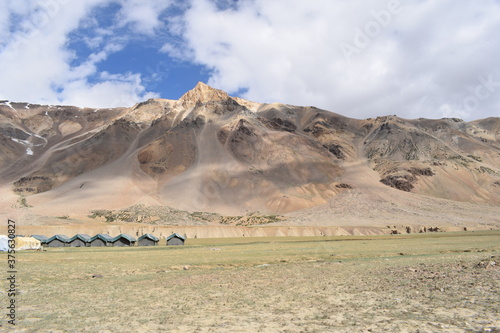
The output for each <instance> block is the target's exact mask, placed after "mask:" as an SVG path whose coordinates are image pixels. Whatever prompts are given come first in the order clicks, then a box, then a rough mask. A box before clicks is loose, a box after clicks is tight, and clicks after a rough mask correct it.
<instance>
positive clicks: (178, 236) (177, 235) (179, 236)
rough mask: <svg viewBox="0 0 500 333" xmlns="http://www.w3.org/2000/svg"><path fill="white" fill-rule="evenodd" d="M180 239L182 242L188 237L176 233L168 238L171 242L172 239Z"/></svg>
mask: <svg viewBox="0 0 500 333" xmlns="http://www.w3.org/2000/svg"><path fill="white" fill-rule="evenodd" d="M174 237H176V238H180V239H182V240H186V237H183V236H181V235H179V234H178V233H176V232H174V233H173V234H171V235H170V236H168V237H167V240H171V239H172V238H174Z"/></svg>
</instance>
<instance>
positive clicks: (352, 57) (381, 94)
mask: <svg viewBox="0 0 500 333" xmlns="http://www.w3.org/2000/svg"><path fill="white" fill-rule="evenodd" d="M221 4H222V5H221ZM227 4H228V3H227V2H214V1H209V0H193V1H192V2H191V6H190V8H189V9H188V10H187V11H186V12H185V14H184V15H183V16H182V19H181V21H180V22H178V24H177V25H175V31H176V32H177V33H178V35H179V36H180V37H182V40H183V41H184V44H182V45H181V47H179V45H172V44H167V45H166V46H165V47H164V48H163V51H165V52H167V53H169V54H171V55H172V56H177V57H184V58H186V57H188V58H189V59H191V61H193V62H196V63H197V64H202V65H205V66H207V67H208V68H210V69H211V77H210V80H209V84H211V85H213V86H215V87H218V88H221V89H224V90H227V91H228V92H230V93H237V92H241V91H244V93H243V96H242V97H245V98H248V99H251V100H256V101H260V102H284V103H289V104H298V105H315V106H318V107H322V108H325V109H328V110H331V111H334V112H338V113H341V114H345V115H348V116H352V117H359V118H364V117H373V116H377V115H385V114H397V115H399V116H403V117H407V118H417V117H428V118H439V117H444V116H447V117H451V116H458V117H463V118H465V119H477V118H482V117H487V116H498V115H499V110H500V68H499V66H498V60H497V59H498V55H499V54H500V35H499V34H498V31H500V4H499V3H498V1H494V0H485V1H474V0H464V1H460V2H457V1H453V0H443V1H421V0H410V1H398V0H374V1H370V2H369V3H367V2H366V1H362V0H353V1H340V0H335V1H332V0H316V1H309V2H305V1H302V0H273V1H268V0H243V1H238V2H232V3H231V5H227ZM173 31H174V30H173ZM485 82H486V83H485ZM488 82H489V83H488Z"/></svg>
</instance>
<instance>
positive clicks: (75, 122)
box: [0, 83, 500, 224]
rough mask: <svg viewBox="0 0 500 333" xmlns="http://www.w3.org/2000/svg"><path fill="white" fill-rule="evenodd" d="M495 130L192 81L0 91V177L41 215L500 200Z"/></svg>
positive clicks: (494, 121) (499, 122) (493, 121)
mask: <svg viewBox="0 0 500 333" xmlns="http://www.w3.org/2000/svg"><path fill="white" fill-rule="evenodd" d="M499 140H500V118H489V119H483V120H477V121H473V122H463V121H461V120H459V119H440V120H430V119H416V120H406V119H401V118H398V117H396V116H385V117H378V118H376V119H366V120H357V119H350V118H347V117H344V116H341V115H338V114H335V113H332V112H328V111H324V110H320V109H317V108H314V107H297V106H290V105H283V104H258V103H253V102H249V101H245V100H242V99H239V98H233V97H230V96H228V95H227V94H226V93H225V92H223V91H220V90H217V89H213V88H211V87H209V86H207V85H205V84H203V83H199V84H198V85H197V86H196V87H195V88H194V89H193V90H191V91H189V92H187V93H186V94H185V95H184V96H183V97H181V98H180V99H179V100H177V101H172V100H164V99H152V100H148V101H146V102H143V103H139V104H137V105H135V106H134V107H132V108H116V109H98V110H95V109H89V108H77V107H71V106H41V105H32V104H26V103H11V102H7V101H2V102H0V152H1V154H0V181H1V184H0V186H1V188H2V189H3V190H2V191H3V193H8V194H9V195H8V197H9V198H11V199H9V200H11V201H12V200H13V198H16V197H17V198H21V197H26V202H27V203H28V204H29V205H31V206H33V207H34V208H33V209H35V210H36V209H38V210H40V212H43V214H47V215H49V216H50V215H51V214H53V216H56V215H57V214H61V212H64V211H65V210H67V211H68V214H74V215H75V216H78V215H81V216H84V215H86V214H89V213H90V211H92V210H96V209H122V208H126V207H129V206H132V205H135V204H138V203H141V204H146V205H159V206H161V205H165V206H170V207H175V208H177V209H182V210H187V211H207V212H217V213H221V214H226V215H234V214H247V213H252V212H261V213H263V214H286V213H290V212H297V211H301V210H304V209H312V208H314V207H316V206H321V205H325V204H330V205H331V204H332V202H335V200H336V199H335V198H337V197H338V198H339V199H340V198H345V197H346V195H347V194H348V193H350V192H353V193H354V192H356V191H358V192H359V191H361V192H362V193H365V195H367V193H368V192H370V191H371V192H373V193H380V194H381V195H383V193H390V195H389V197H392V196H393V194H394V193H398V192H394V191H396V190H395V189H397V190H399V191H402V192H407V193H408V195H413V197H414V198H415V200H419V198H421V196H425V197H433V198H440V199H446V200H453V201H457V202H466V203H474V204H475V203H479V204H486V205H493V206H498V205H499V204H500V141H499ZM353 170H356V172H354V171H353ZM363 189H366V190H363ZM368 189H369V190H368ZM363 191H364V192H363ZM361 192H360V193H361ZM399 193H401V192H399ZM339 195H340V196H339ZM405 195H406V194H405ZM5 200H7V199H5ZM388 200H392V199H388ZM395 204H396V203H395ZM11 206H13V204H11ZM325 207H327V206H325ZM346 209H348V207H346ZM63 215H65V214H63ZM311 223H312V224H314V221H311Z"/></svg>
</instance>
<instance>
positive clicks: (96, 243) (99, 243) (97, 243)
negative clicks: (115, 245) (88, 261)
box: [90, 238, 107, 246]
mask: <svg viewBox="0 0 500 333" xmlns="http://www.w3.org/2000/svg"><path fill="white" fill-rule="evenodd" d="M90 246H107V244H106V242H105V241H104V240H102V239H100V238H96V239H94V240H93V241H92V242H90Z"/></svg>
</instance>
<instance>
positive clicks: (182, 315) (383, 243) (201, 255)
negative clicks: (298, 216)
mask: <svg viewBox="0 0 500 333" xmlns="http://www.w3.org/2000/svg"><path fill="white" fill-rule="evenodd" d="M499 250H500V232H495V231H490V232H463V233H436V234H415V235H405V236H402V235H394V236H373V237H276V238H224V239H188V240H187V242H186V245H185V246H179V247H167V246H158V247H132V248H49V249H47V251H44V252H28V251H26V252H20V253H18V254H17V258H16V259H17V270H18V273H17V276H16V278H17V283H18V285H19V290H20V294H19V295H17V299H16V301H17V303H18V308H17V313H16V314H17V325H16V328H15V331H16V332H160V331H165V332H363V331H366V332H368V331H369V332H417V331H418V332H482V331H487V330H489V331H492V330H495V329H496V328H498V330H497V332H500V313H499V311H500V292H499V287H500V286H499V282H498V281H500V267H499V265H495V266H492V265H491V264H489V265H488V263H490V262H496V261H498V259H497V253H498V251H499ZM6 260H7V258H5V259H4V261H5V262H6ZM480 263H482V264H480ZM5 274H6V275H7V273H5ZM6 302H7V297H6V295H4V300H3V303H2V304H6ZM2 308H4V309H5V306H2ZM6 311H7V310H5V312H6ZM2 324H3V326H4V327H3V328H1V329H5V330H7V328H6V326H7V327H8V326H9V325H7V323H6V320H4V321H3V322H2Z"/></svg>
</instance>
